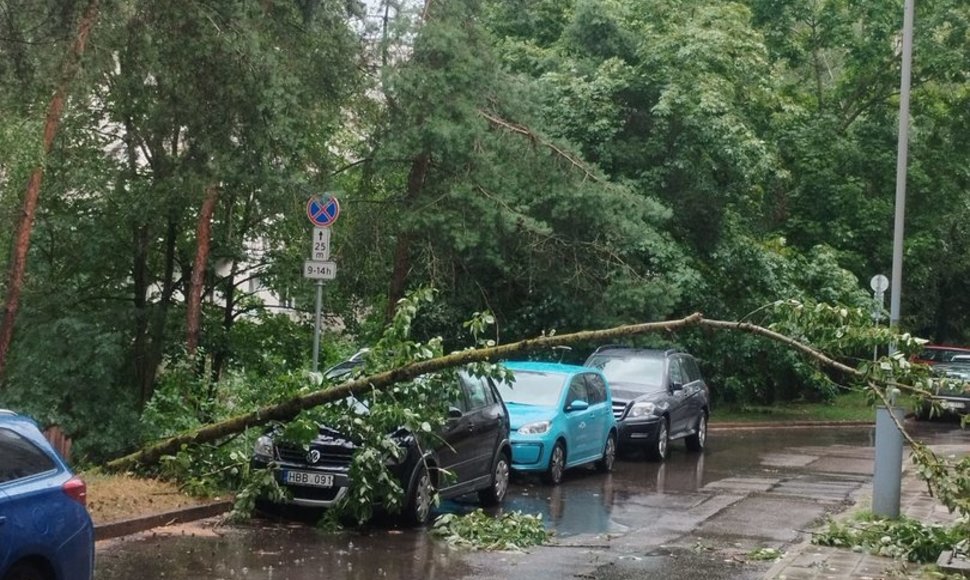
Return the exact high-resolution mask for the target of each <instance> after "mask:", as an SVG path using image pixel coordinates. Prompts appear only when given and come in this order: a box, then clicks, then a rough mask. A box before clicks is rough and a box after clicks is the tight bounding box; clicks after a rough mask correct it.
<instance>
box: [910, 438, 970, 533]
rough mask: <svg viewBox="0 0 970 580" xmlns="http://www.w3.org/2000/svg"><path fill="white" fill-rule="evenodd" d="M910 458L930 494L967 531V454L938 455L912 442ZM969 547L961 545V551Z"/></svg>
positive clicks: (969, 516) (969, 495)
mask: <svg viewBox="0 0 970 580" xmlns="http://www.w3.org/2000/svg"><path fill="white" fill-rule="evenodd" d="M912 460H913V464H914V465H915V466H916V469H917V472H918V473H919V475H920V477H921V478H923V480H924V481H926V482H927V484H928V485H929V487H930V489H931V490H932V491H933V495H934V496H935V497H936V498H937V499H938V500H939V501H940V502H941V503H943V505H945V506H946V507H947V509H949V510H950V511H951V512H957V513H959V514H960V515H961V517H962V519H963V528H964V532H968V533H970V456H966V457H963V458H962V459H956V458H953V457H941V456H939V455H937V454H935V453H932V452H931V451H930V450H929V449H928V448H927V447H925V446H923V445H915V446H913V447H912ZM968 537H970V536H968ZM968 548H970V546H967V545H964V546H963V550H964V551H967V550H968Z"/></svg>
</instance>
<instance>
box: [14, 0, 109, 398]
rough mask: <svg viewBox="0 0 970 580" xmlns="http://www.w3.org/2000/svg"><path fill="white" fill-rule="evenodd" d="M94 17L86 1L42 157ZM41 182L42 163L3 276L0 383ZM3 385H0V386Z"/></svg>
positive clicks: (93, 0) (47, 122)
mask: <svg viewBox="0 0 970 580" xmlns="http://www.w3.org/2000/svg"><path fill="white" fill-rule="evenodd" d="M97 16H98V0H89V2H88V5H87V8H85V10H84V14H83V15H82V16H81V20H80V21H78V25H77V33H76V34H75V36H74V42H73V43H71V48H70V50H69V51H68V53H67V56H66V57H65V59H64V65H63V68H62V70H61V79H60V82H59V84H58V86H57V90H55V91H54V96H53V97H52V98H51V101H50V104H49V106H48V108H47V117H46V118H45V119H44V142H43V146H44V149H43V151H44V156H45V157H46V156H47V154H49V153H50V151H51V148H52V147H53V145H54V137H55V136H56V135H57V129H58V127H59V126H60V123H61V114H62V113H63V111H64V102H65V101H66V100H67V90H68V88H69V87H70V84H71V81H72V80H73V79H74V77H75V75H76V74H77V69H78V67H79V65H80V62H81V56H82V55H83V54H84V47H85V45H86V44H87V40H88V35H90V33H91V28H92V27H94V22H95V20H96V19H97ZM43 180H44V160H41V162H40V164H39V165H38V166H37V167H35V168H34V171H33V172H32V173H31V175H30V179H29V180H28V181H27V191H26V193H25V194H24V205H23V211H22V212H21V214H20V220H19V223H18V224H17V233H16V237H15V238H14V244H13V254H12V256H11V258H10V268H9V271H8V274H7V299H6V302H5V305H4V314H3V324H2V325H0V379H2V378H3V375H4V372H5V371H6V368H7V354H8V353H9V351H10V343H11V341H12V340H13V327H14V321H15V320H16V318H17V309H18V307H19V306H20V294H21V291H22V290H23V285H24V274H25V273H26V271H27V252H28V251H29V250H30V234H31V231H32V230H33V228H34V216H35V215H36V213H37V201H38V198H39V197H40V186H41V183H42V182H43ZM2 384H3V383H2V382H0V385H2Z"/></svg>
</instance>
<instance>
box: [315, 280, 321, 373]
mask: <svg viewBox="0 0 970 580" xmlns="http://www.w3.org/2000/svg"><path fill="white" fill-rule="evenodd" d="M322 309H323V280H317V308H316V315H315V316H314V318H313V321H314V322H313V372H317V369H318V368H320V327H321V326H322V324H321V320H320V318H321V316H320V312H321V310H322Z"/></svg>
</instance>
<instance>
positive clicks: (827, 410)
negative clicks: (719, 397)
mask: <svg viewBox="0 0 970 580" xmlns="http://www.w3.org/2000/svg"><path fill="white" fill-rule="evenodd" d="M875 418H876V411H875V409H874V408H873V407H872V406H870V405H869V403H868V402H867V401H866V395H865V393H862V392H858V391H852V392H850V393H845V394H842V395H839V396H837V397H836V398H835V400H833V401H831V402H825V403H809V402H803V401H795V402H789V403H779V404H777V405H772V406H767V405H765V406H760V405H746V406H743V407H728V406H724V407H720V408H715V409H714V411H713V412H712V413H711V423H713V424H717V423H762V422H766V423H773V422H781V421H786V422H787V421H870V422H874V421H875Z"/></svg>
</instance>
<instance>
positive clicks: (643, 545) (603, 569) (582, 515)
mask: <svg viewBox="0 0 970 580" xmlns="http://www.w3.org/2000/svg"><path fill="white" fill-rule="evenodd" d="M915 434H916V435H917V436H918V438H921V439H922V440H924V441H925V442H927V443H930V444H933V443H967V442H970V432H961V431H960V430H959V427H958V425H955V424H932V425H926V424H919V425H918V426H915ZM872 444H873V432H872V429H870V428H863V429H859V428H856V429H849V428H825V429H791V430H784V431H779V430H757V431H732V432H720V431H715V432H711V434H710V438H709V441H708V449H707V450H706V451H705V452H704V453H703V454H692V453H688V452H686V451H685V450H684V447H683V444H682V443H675V444H674V446H673V447H674V452H673V454H672V456H671V457H670V459H669V460H668V461H667V462H666V463H663V464H656V463H650V462H647V461H645V460H644V459H643V458H642V457H637V456H633V457H626V458H622V459H621V460H619V461H618V462H617V465H616V470H615V471H614V473H612V474H609V475H605V476H604V475H601V474H598V473H596V472H594V471H592V470H585V469H578V470H573V471H570V472H567V476H566V478H565V480H564V482H563V484H562V485H561V486H559V487H555V488H553V487H548V486H545V485H543V484H541V483H540V482H539V481H538V480H532V479H524V480H520V481H516V482H515V484H514V485H513V486H512V487H511V489H510V491H509V496H508V498H507V499H506V502H505V504H504V506H503V509H504V510H506V511H509V510H513V511H514V510H519V511H522V512H526V513H538V514H542V516H543V518H544V519H545V521H546V522H547V523H548V527H549V528H550V529H551V530H554V532H555V534H556V535H555V538H554V541H553V543H552V544H551V545H548V546H543V547H539V548H535V549H532V550H530V551H529V553H527V554H519V553H477V552H469V551H466V550H456V549H452V548H449V547H448V546H447V545H446V544H445V543H444V542H441V541H438V540H435V539H434V538H432V537H431V536H430V535H429V534H428V533H427V532H426V531H424V530H410V529H397V528H395V527H394V526H393V524H391V523H386V522H378V523H377V524H376V525H375V526H374V527H373V528H372V529H371V530H369V531H368V532H366V533H360V532H347V533H342V534H324V533H321V532H318V531H317V530H315V529H313V528H312V527H311V526H307V525H303V524H300V523H295V522H288V521H271V520H254V522H253V523H251V524H248V525H244V526H214V525H213V524H212V523H211V522H208V523H203V524H201V525H199V524H196V525H189V526H186V527H183V528H179V529H176V530H174V531H169V532H164V533H147V534H142V535H138V536H134V537H131V538H127V539H124V540H115V541H109V542H103V543H100V544H99V545H98V562H97V575H96V577H97V579H98V580H116V579H124V580H129V579H139V580H149V579H153V578H179V579H202V578H205V579H214V578H222V579H234V578H241V579H284V578H287V579H294V580H301V579H310V578H314V579H316V578H327V579H334V580H364V579H368V580H369V579H383V578H388V579H400V580H404V579H419V578H422V579H436V578H449V579H460V578H476V579H479V580H481V579H492V578H494V579H517V578H522V579H529V580H539V579H547V578H580V579H603V580H620V579H626V578H705V579H706V580H714V579H719V578H759V577H761V576H762V575H763V573H764V572H765V571H766V570H767V568H768V567H769V565H770V563H764V562H756V561H748V558H747V557H746V556H747V554H748V553H749V552H750V551H751V550H753V549H755V548H762V547H771V548H779V549H784V547H785V546H786V545H787V544H789V543H791V542H794V541H797V540H798V539H799V538H800V537H801V536H803V535H804V530H806V529H808V528H810V527H812V526H813V525H814V524H815V523H816V522H817V521H818V520H819V519H820V518H824V517H825V515H826V514H828V513H831V512H835V511H841V510H842V509H844V508H845V507H846V506H847V505H848V504H850V503H851V502H852V501H853V497H854V496H853V494H858V492H859V490H860V487H861V486H863V485H864V484H865V483H866V482H868V481H869V479H870V478H871V474H872V456H873V449H872ZM476 507H477V506H476V505H475V503H474V502H473V501H471V500H469V501H467V502H466V501H458V502H445V503H444V504H443V505H442V506H441V509H440V511H457V512H462V511H469V510H472V509H475V508H476Z"/></svg>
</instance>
